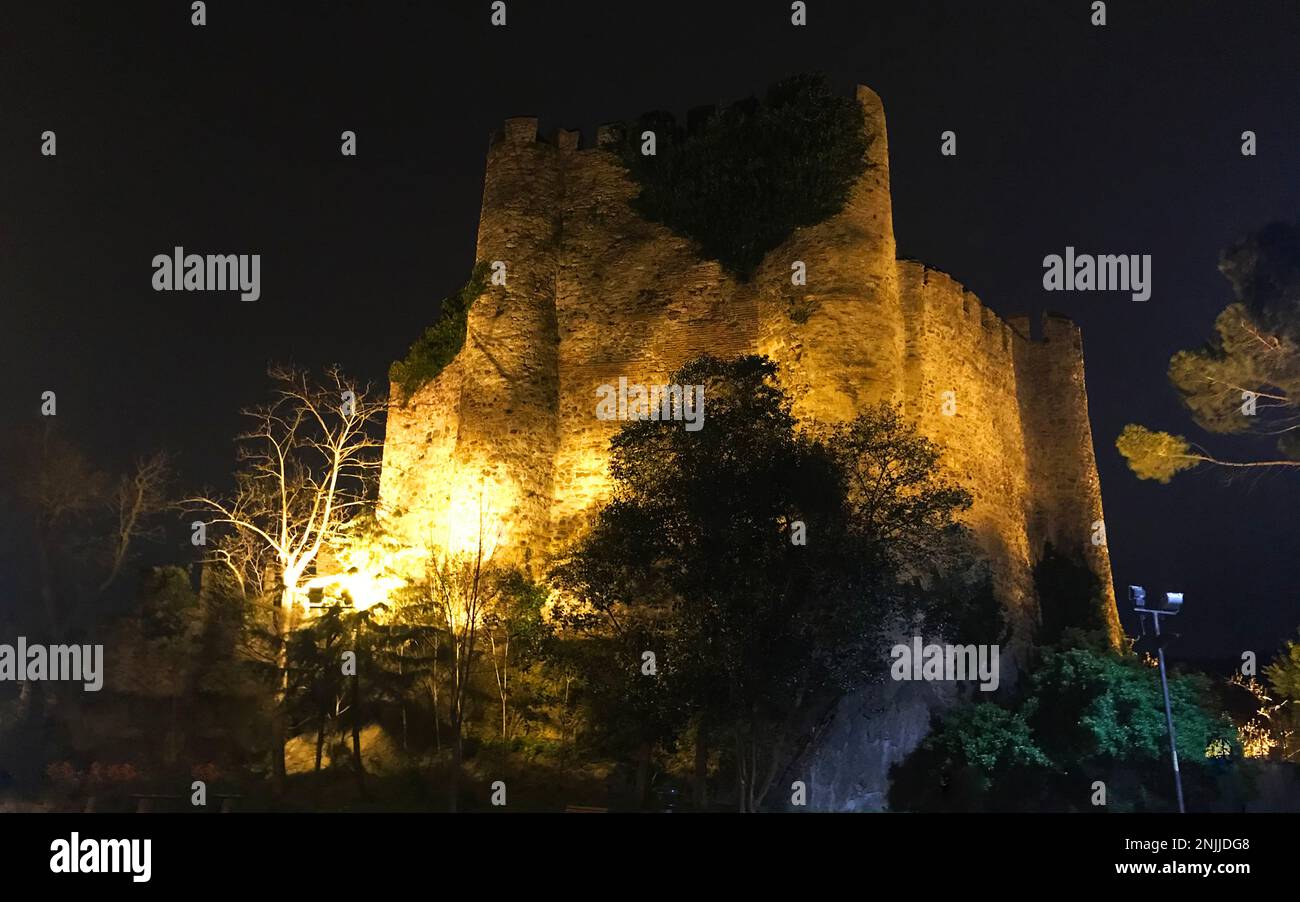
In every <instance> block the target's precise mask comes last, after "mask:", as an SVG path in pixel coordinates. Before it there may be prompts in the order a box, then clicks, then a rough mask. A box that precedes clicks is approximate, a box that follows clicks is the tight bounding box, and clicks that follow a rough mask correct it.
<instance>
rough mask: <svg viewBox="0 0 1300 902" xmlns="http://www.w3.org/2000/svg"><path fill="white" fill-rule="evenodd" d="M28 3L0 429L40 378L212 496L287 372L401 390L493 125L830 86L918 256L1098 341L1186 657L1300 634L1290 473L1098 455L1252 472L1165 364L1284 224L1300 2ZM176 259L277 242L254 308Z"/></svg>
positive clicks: (466, 223) (1097, 384)
mask: <svg viewBox="0 0 1300 902" xmlns="http://www.w3.org/2000/svg"><path fill="white" fill-rule="evenodd" d="M28 5H29V6H32V7H35V8H34V9H30V10H26V11H23V12H15V11H12V10H6V11H5V12H4V13H3V14H0V123H3V124H2V125H0V317H2V318H0V376H2V377H3V389H4V391H3V396H4V399H5V400H4V403H5V405H6V407H5V411H4V412H5V414H6V417H5V421H6V422H7V423H11V424H16V423H21V422H27V421H30V420H32V419H33V418H35V417H36V415H37V412H38V406H39V395H40V392H41V391H43V390H45V389H47V388H51V389H54V390H56V391H57V392H58V396H59V420H60V425H61V426H62V427H63V429H64V430H65V431H66V432H67V433H68V434H70V435H71V436H73V437H75V438H76V439H77V440H78V441H81V442H82V443H84V444H85V445H86V446H87V447H88V448H90V449H91V450H92V451H93V452H94V454H95V455H96V456H97V457H98V458H100V459H101V460H102V461H103V462H104V464H105V465H106V466H109V467H115V466H120V465H122V464H123V463H125V461H126V460H128V459H129V458H130V457H131V456H133V455H134V454H137V453H139V452H141V451H146V450H149V449H152V448H155V447H165V448H168V449H170V450H172V451H173V452H174V453H175V454H176V455H177V457H178V461H179V466H180V469H181V472H182V476H183V478H184V480H185V481H186V482H187V483H188V484H190V485H199V484H204V483H208V484H219V483H220V482H221V481H222V480H224V479H226V478H227V477H228V474H229V472H230V470H231V465H232V460H233V455H232V445H231V436H232V435H233V434H234V432H235V431H236V429H237V427H238V416H237V411H238V409H239V408H240V407H241V406H243V405H246V404H248V403H252V402H256V401H259V400H261V398H262V397H263V393H264V389H265V385H266V383H265V379H264V371H265V365H266V363H267V362H268V361H269V360H291V361H294V362H297V363H299V364H302V365H310V366H318V365H321V364H324V363H327V362H332V361H337V362H340V363H342V364H343V365H344V366H345V368H346V369H347V370H349V371H350V372H352V373H354V374H357V375H359V376H362V377H364V378H369V379H373V380H381V379H383V377H384V373H385V371H386V368H387V365H388V362H389V361H390V360H392V359H393V358H394V357H396V356H399V355H400V354H402V353H403V352H404V351H405V349H406V347H407V346H408V345H409V343H410V341H411V340H412V339H413V338H414V337H415V336H416V335H417V334H418V332H419V331H420V330H421V329H422V328H423V327H424V326H425V325H427V324H428V323H429V322H430V321H431V320H432V319H433V317H434V316H435V315H436V312H437V303H438V299H439V298H440V297H442V296H443V295H445V294H447V293H448V292H450V291H452V290H454V289H456V288H457V287H458V286H459V285H460V284H461V283H462V282H463V281H464V279H465V277H466V276H467V275H468V272H469V269H470V267H471V265H472V262H473V261H472V255H473V247H474V239H475V228H476V224H477V215H478V203H479V195H480V191H481V180H482V175H483V159H484V151H485V148H486V143H487V135H488V133H489V131H490V130H491V129H493V128H496V127H498V126H499V125H500V121H501V120H502V119H503V118H505V117H508V116H515V115H536V116H540V117H541V119H542V126H543V129H544V130H550V129H554V128H556V127H560V126H564V127H570V128H573V127H577V128H582V129H583V130H584V133H585V134H586V135H587V137H588V139H589V138H590V136H591V134H592V132H593V130H594V127H595V125H596V124H598V123H600V122H604V121H610V120H614V119H621V118H624V117H629V116H632V115H635V114H637V113H640V112H642V111H644V110H648V109H654V108H663V109H670V110H674V111H677V112H679V113H684V112H685V110H686V109H688V108H689V107H692V106H696V105H699V104H702V103H709V102H714V101H725V100H732V99H737V98H739V97H743V96H746V95H748V94H751V93H755V92H758V91H761V90H762V89H763V88H764V87H765V86H766V85H767V84H769V83H770V82H772V81H774V80H776V79H778V78H781V77H782V76H785V75H787V74H791V73H794V72H801V71H811V70H820V71H825V72H827V73H829V74H830V76H831V77H832V79H833V81H834V83H835V84H836V85H837V87H839V88H841V89H842V90H843V91H845V92H846V93H847V92H850V91H851V90H852V85H853V84H855V83H858V82H861V83H864V84H868V85H870V86H872V87H873V88H874V89H875V90H876V91H877V92H878V93H879V94H880V95H881V97H882V98H883V100H884V103H885V109H886V113H887V116H888V120H889V139H890V149H891V166H892V174H893V189H894V218H895V230H896V233H897V237H898V248H899V253H900V255H901V256H904V257H909V258H915V259H919V260H922V261H924V262H925V263H927V264H929V265H931V266H933V267H935V268H938V269H941V270H945V271H947V272H949V273H951V274H952V275H953V276H954V277H955V278H957V279H958V280H960V281H961V282H963V283H964V284H965V285H967V286H968V287H969V288H971V289H972V290H974V291H975V292H976V293H977V294H978V295H979V296H980V297H981V298H982V299H983V300H984V302H985V303H986V304H988V305H989V306H990V307H992V308H993V309H994V310H997V311H998V312H1000V313H1003V314H1012V313H1017V312H1021V311H1029V310H1036V309H1041V308H1043V307H1047V308H1049V309H1053V310H1057V311H1060V312H1063V313H1065V314H1068V315H1069V316H1071V317H1073V318H1074V319H1075V320H1076V321H1078V322H1079V323H1080V325H1081V326H1082V328H1083V333H1084V341H1085V350H1086V355H1087V367H1088V387H1089V392H1090V397H1091V404H1092V420H1093V435H1094V440H1095V442H1096V445H1097V456H1098V464H1099V466H1100V470H1101V477H1102V489H1103V494H1104V499H1105V506H1106V515H1107V528H1108V534H1109V539H1110V546H1111V554H1112V557H1113V561H1114V568H1115V581H1116V584H1117V586H1119V587H1121V588H1122V587H1123V586H1124V585H1125V584H1126V583H1129V582H1135V581H1136V582H1144V583H1145V584H1147V586H1148V587H1149V589H1151V590H1152V591H1160V590H1163V589H1166V588H1178V589H1182V590H1183V591H1184V592H1186V594H1187V605H1186V608H1185V613H1184V614H1183V615H1182V616H1180V618H1179V620H1180V621H1181V623H1180V626H1181V628H1182V630H1183V633H1184V644H1183V646H1182V647H1181V648H1180V649H1179V654H1184V655H1189V656H1190V655H1193V654H1195V655H1215V656H1228V657H1236V656H1238V655H1239V654H1240V652H1241V651H1242V650H1245V649H1253V650H1255V651H1257V652H1258V653H1259V654H1260V656H1261V657H1262V658H1265V659H1267V658H1268V657H1270V656H1271V655H1272V652H1273V651H1274V649H1276V647H1277V646H1278V644H1279V643H1280V642H1281V641H1282V640H1283V639H1284V638H1287V637H1289V636H1291V635H1293V634H1294V632H1295V629H1296V626H1297V625H1300V604H1297V600H1298V599H1300V590H1298V589H1297V586H1300V534H1298V533H1297V531H1296V530H1295V528H1294V518H1295V512H1296V502H1297V500H1298V499H1300V491H1297V487H1296V477H1295V476H1288V475H1285V474H1256V475H1253V476H1252V477H1250V478H1249V479H1245V480H1242V481H1240V482H1237V483H1232V484H1228V483H1224V482H1223V481H1222V480H1221V479H1219V478H1217V477H1215V476H1213V475H1210V474H1206V475H1199V474H1192V475H1190V476H1184V477H1182V478H1181V479H1180V480H1178V481H1177V482H1176V483H1175V484H1174V485H1171V486H1159V485H1156V484H1154V483H1140V482H1138V481H1137V480H1136V479H1135V478H1134V477H1133V476H1132V475H1130V474H1129V473H1128V472H1127V470H1126V469H1125V467H1124V465H1123V462H1122V460H1121V459H1120V458H1119V455H1118V454H1117V452H1116V451H1115V449H1114V437H1115V436H1116V435H1117V434H1118V432H1119V431H1120V429H1121V428H1122V427H1123V426H1124V424H1125V423H1127V422H1132V421H1138V422H1142V423H1145V424H1147V425H1150V426H1152V427H1156V428H1168V429H1172V430H1174V431H1178V432H1185V433H1186V434H1188V435H1189V436H1191V437H1194V438H1204V439H1205V440H1206V442H1207V444H1209V445H1210V446H1211V447H1212V448H1215V449H1217V450H1219V451H1221V452H1222V454H1223V455H1224V456H1231V455H1232V454H1233V453H1234V452H1236V451H1238V450H1240V451H1241V452H1242V453H1249V452H1250V450H1251V449H1239V448H1238V447H1237V446H1236V445H1235V444H1234V443H1233V442H1230V441H1223V440H1221V439H1217V438H1215V437H1208V438H1207V437H1205V436H1202V435H1201V434H1200V433H1199V431H1198V430H1197V429H1196V428H1195V427H1194V426H1192V425H1190V423H1189V422H1188V420H1187V418H1186V416H1185V415H1184V414H1183V412H1182V411H1181V409H1180V405H1179V402H1178V400H1177V398H1176V397H1175V396H1174V394H1173V392H1172V390H1171V389H1170V388H1169V386H1168V383H1167V381H1166V379H1165V368H1166V366H1167V364H1168V360H1169V357H1170V355H1171V354H1172V353H1173V352H1174V351H1176V350H1178V349H1181V348H1184V347H1191V346H1194V345H1196V344H1198V343H1200V342H1201V341H1202V340H1203V339H1204V338H1205V337H1206V336H1207V335H1208V334H1209V330H1210V326H1211V323H1212V321H1213V319H1214V316H1215V314H1216V313H1217V312H1218V311H1219V310H1220V309H1221V308H1222V307H1223V306H1224V305H1225V304H1226V303H1227V302H1228V300H1229V295H1228V290H1227V283H1226V282H1225V281H1224V280H1223V279H1222V278H1221V277H1220V276H1219V275H1218V273H1217V271H1216V268H1215V264H1216V259H1217V255H1218V252H1219V249H1220V248H1221V247H1223V246H1224V245H1226V244H1227V243H1229V242H1230V241H1232V240H1234V239H1236V238H1238V237H1240V236H1242V235H1244V234H1245V233H1246V232H1248V231H1250V230H1252V229H1255V228H1258V227H1260V226H1262V225H1264V224H1265V223H1267V222H1269V221H1272V220H1276V219H1284V218H1285V219H1294V218H1295V217H1296V215H1297V210H1300V116H1298V115H1297V114H1298V113H1300V78H1297V76H1298V75H1300V65H1298V63H1297V60H1300V53H1298V52H1297V48H1300V0H1251V2H1248V3H1242V2H1240V0H1233V2H1202V0H1178V2H1136V0H1115V2H1111V3H1109V4H1108V5H1109V11H1108V12H1109V16H1108V17H1109V24H1108V25H1107V26H1106V27H1103V28H1096V27H1093V26H1091V25H1090V24H1089V21H1088V19H1089V7H1090V3H1089V2H1085V0H1053V2H1051V3H1044V2H1041V0H1035V2H996V0H990V2H986V3H973V2H969V0H964V2H958V0H952V2H922V0H906V2H898V3H896V4H892V5H893V6H896V7H897V8H898V9H900V10H901V12H897V13H890V12H887V11H885V7H887V6H889V5H890V4H885V3H863V2H829V0H810V7H811V9H810V14H809V25H808V26H807V27H806V28H803V29H796V28H792V27H791V26H790V25H789V4H788V3H786V2H767V0H762V2H756V0H748V2H736V3H680V4H669V3H662V2H659V3H653V4H651V3H647V4H644V6H643V7H641V8H640V9H636V8H633V6H632V4H630V3H624V2H618V3H614V2H603V3H560V2H555V0H511V2H509V3H508V10H509V24H508V26H507V27H506V28H504V29H500V28H492V27H490V26H489V24H488V10H489V3H488V2H487V0H474V2H457V3H451V4H449V3H441V2H439V3H431V2H427V0H421V2H407V3H315V2H313V3H306V2H299V3H275V4H268V3H244V2H235V0H213V2H210V3H209V4H208V6H209V10H208V25H207V26H206V27H203V28H195V27H193V26H191V25H190V24H189V15H190V14H189V4H188V2H180V0H170V2H145V0H133V2H131V3H129V4H118V3H113V4H107V3H105V4H83V3H70V2H61V0H46V2H42V3H37V4H28ZM45 129H53V130H55V131H56V132H57V134H58V151H59V152H58V156H57V157H56V158H52V159H50V158H44V157H42V156H41V155H40V154H39V136H40V133H41V132H42V131H43V130H45ZM344 129H353V130H355V131H356V132H357V133H358V136H359V141H358V143H359V155H358V156H357V157H356V158H353V159H345V158H343V157H342V156H341V155H340V154H339V150H338V144H339V133H340V132H341V131H342V130H344ZM945 129H952V130H954V131H956V132H957V134H958V150H959V153H958V156H957V157H956V158H943V157H941V156H940V155H939V152H938V149H939V138H938V136H939V133H940V132H941V131H943V130H945ZM1244 129H1252V130H1254V131H1255V132H1256V133H1257V134H1258V140H1259V155H1258V156H1256V157H1254V158H1246V157H1242V156H1241V154H1240V151H1239V148H1240V137H1239V136H1240V134H1241V132H1242V131H1243V130H1244ZM178 244H179V245H182V246H184V247H186V248H187V249H192V250H194V251H195V252H199V253H259V254H261V255H262V285H263V288H262V298H261V300H259V301H258V302H256V303H251V304H244V303H240V302H239V300H238V298H237V297H236V296H234V295H221V294H197V293H181V292H177V293H155V292H154V291H153V290H152V289H151V287H150V279H151V276H152V269H151V267H150V260H151V258H152V257H153V255H154V254H156V253H160V252H166V251H168V250H169V249H170V248H172V247H173V246H175V245H178ZM1067 244H1072V245H1074V246H1076V247H1078V248H1080V249H1081V250H1091V251H1093V252H1098V253H1143V254H1151V255H1152V257H1153V270H1154V280H1153V282H1154V286H1153V287H1154V291H1153V295H1152V298H1151V300H1150V301H1148V302H1146V303H1145V304H1140V303H1133V302H1132V301H1130V300H1129V299H1128V297H1127V295H1124V294H1098V293H1091V294H1088V293H1083V294H1077V293H1076V294H1063V293H1062V294H1055V295H1052V296H1048V295H1047V294H1046V293H1045V292H1044V291H1043V290H1042V287H1041V277H1042V259H1043V257H1044V255H1046V254H1048V253H1054V252H1055V253H1060V252H1061V251H1062V249H1063V248H1064V247H1065V246H1066V245H1067ZM174 549H175V554H176V555H177V556H182V555H184V554H185V546H183V545H181V544H180V543H179V539H178V542H177V544H176V545H175V546H174ZM168 553H171V552H170V551H169V552H168ZM7 557H8V558H9V561H8V563H6V564H4V566H5V567H8V568H13V567H14V566H15V562H14V561H13V556H12V555H8V556H7ZM12 577H13V572H12V569H11V570H10V571H9V572H0V580H2V582H0V590H4V591H6V592H12V591H15V590H13V588H12V587H13V585H14V583H13V581H12ZM6 587H8V588H6ZM11 601H12V599H11ZM1125 620H1126V624H1127V625H1129V627H1130V628H1132V618H1131V616H1126V618H1125Z"/></svg>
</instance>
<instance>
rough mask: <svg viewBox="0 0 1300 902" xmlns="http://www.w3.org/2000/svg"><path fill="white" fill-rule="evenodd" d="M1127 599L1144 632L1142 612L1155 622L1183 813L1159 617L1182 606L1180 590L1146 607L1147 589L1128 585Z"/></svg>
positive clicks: (1181, 789)
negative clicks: (1135, 612) (1154, 606)
mask: <svg viewBox="0 0 1300 902" xmlns="http://www.w3.org/2000/svg"><path fill="white" fill-rule="evenodd" d="M1128 597H1129V601H1131V602H1133V610H1135V611H1137V613H1138V624H1139V625H1140V626H1142V627H1143V628H1144V629H1143V631H1144V632H1145V624H1146V621H1145V620H1143V619H1142V615H1143V614H1150V615H1151V622H1152V623H1154V624H1155V630H1156V655H1157V657H1158V658H1159V660H1160V688H1161V690H1162V691H1163V692H1164V694H1165V724H1166V725H1168V727H1169V754H1170V756H1171V757H1172V758H1173V761H1174V788H1175V789H1176V790H1177V791H1178V813H1179V814H1185V813H1186V809H1185V808H1184V807H1183V777H1182V774H1181V773H1179V771H1178V745H1177V743H1176V742H1175V741H1174V714H1173V711H1172V709H1171V708H1170V707H1169V680H1168V678H1167V677H1166V676H1165V643H1164V640H1163V639H1161V638H1160V618H1161V617H1172V616H1174V615H1175V614H1177V613H1178V611H1179V610H1180V609H1181V608H1182V606H1183V593H1182V592H1166V593H1165V600H1164V602H1163V603H1162V604H1161V605H1160V607H1158V608H1148V607H1147V606H1146V600H1147V590H1146V589H1144V588H1142V587H1141V586H1129V587H1128Z"/></svg>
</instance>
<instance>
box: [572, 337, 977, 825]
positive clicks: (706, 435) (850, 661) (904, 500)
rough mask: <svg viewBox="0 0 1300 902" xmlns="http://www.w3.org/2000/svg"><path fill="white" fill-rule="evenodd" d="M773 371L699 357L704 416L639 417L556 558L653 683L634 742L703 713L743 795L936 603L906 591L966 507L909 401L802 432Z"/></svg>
mask: <svg viewBox="0 0 1300 902" xmlns="http://www.w3.org/2000/svg"><path fill="white" fill-rule="evenodd" d="M775 373H776V370H775V365H774V364H772V363H771V361H769V360H767V359H766V358H762V357H743V358H739V359H737V360H734V361H721V360H717V359H714V358H709V357H704V358H700V359H698V360H695V361H693V362H691V363H689V364H687V365H686V366H685V367H683V368H682V369H681V370H680V371H678V372H677V373H676V374H674V375H673V376H672V381H673V382H674V383H675V384H682V385H703V386H704V397H705V398H706V399H707V404H706V411H707V416H706V422H705V424H704V427H703V428H702V429H700V430H699V431H696V432H692V431H687V430H685V429H683V428H682V426H681V424H680V423H676V422H671V421H667V422H664V421H649V420H647V421H639V422H637V421H634V422H630V423H628V424H627V425H626V426H625V427H624V428H623V429H622V430H621V431H620V432H619V433H618V435H617V436H616V437H615V438H614V440H613V459H612V462H611V468H610V470H611V474H612V476H613V478H614V482H615V491H614V497H613V499H612V500H611V501H610V502H609V503H608V504H607V505H606V506H605V507H604V508H603V509H602V510H601V511H600V512H599V514H598V516H597V517H596V520H595V523H594V525H593V527H592V530H591V532H590V533H589V534H588V535H587V536H586V537H585V538H584V539H583V540H582V541H581V542H580V544H579V545H578V546H577V547H576V548H575V549H574V551H573V553H572V554H571V555H570V556H569V557H568V558H567V559H566V560H564V561H563V562H562V564H561V565H560V566H559V568H558V569H557V570H556V573H555V581H556V584H557V585H558V587H559V588H560V589H561V590H563V592H564V593H565V598H566V602H567V603H568V606H566V607H562V608H561V610H560V614H561V617H562V619H563V620H564V622H566V623H567V624H568V625H569V626H570V627H571V628H573V629H575V630H576V631H578V632H579V633H583V634H587V635H589V636H591V638H592V641H593V642H599V643H604V644H605V646H606V648H607V651H608V653H609V655H610V657H608V658H607V659H605V660H603V661H593V662H592V663H593V664H595V665H597V666H598V667H599V669H600V670H601V672H604V673H618V674H621V676H620V677H619V678H618V679H619V681H620V685H622V684H623V683H627V684H629V685H631V686H633V687H640V690H639V691H637V692H635V693H632V692H629V693H627V694H626V696H625V697H626V698H627V699H628V700H629V701H631V700H633V699H635V704H631V705H629V707H628V708H627V709H625V713H626V717H627V719H628V720H629V725H630V726H631V727H632V728H635V727H636V726H638V725H639V726H640V728H641V734H640V735H639V736H636V737H634V738H635V739H636V740H638V741H640V742H641V743H642V744H644V745H649V744H652V743H655V742H663V740H664V738H665V736H669V737H671V736H675V735H677V734H679V733H680V731H681V730H682V728H683V727H684V725H686V724H687V723H694V724H696V727H697V729H699V728H700V727H701V726H702V727H703V729H704V731H705V732H706V733H707V734H708V735H711V736H713V737H715V741H720V742H721V743H722V745H723V748H724V749H725V754H726V756H727V757H728V760H729V761H730V762H731V767H732V768H734V769H735V770H736V771H737V772H738V782H739V783H740V785H741V786H742V787H744V790H743V792H742V795H747V796H748V797H747V798H742V800H741V803H740V807H741V808H742V810H752V809H753V808H754V807H757V806H759V805H761V803H762V799H763V796H764V794H765V792H766V789H767V787H768V786H769V785H770V783H771V781H772V779H773V775H774V773H775V772H776V770H777V769H778V768H779V767H780V766H783V765H784V764H785V763H786V761H787V760H788V758H787V756H788V755H789V753H790V752H791V751H792V750H793V749H794V748H795V747H796V745H797V744H798V740H799V739H800V737H801V736H803V735H804V733H803V731H804V730H805V729H806V728H807V726H808V724H807V723H806V721H807V719H808V718H810V717H811V716H812V715H813V714H814V713H815V712H816V711H817V710H818V706H819V705H820V704H825V703H827V702H831V701H834V700H835V699H838V698H839V696H840V695H841V694H842V693H843V692H845V691H848V690H851V689H854V688H856V687H857V686H859V685H861V684H862V683H863V682H864V681H867V680H870V679H872V678H873V677H877V676H879V675H880V674H882V673H883V671H884V669H885V662H886V660H887V659H886V654H885V646H884V640H883V633H884V631H885V630H886V629H887V628H888V627H889V626H890V625H891V624H894V623H897V622H898V621H899V619H900V618H906V619H911V618H913V617H914V616H916V615H918V614H919V615H922V616H923V612H922V611H920V610H918V609H917V608H914V607H911V606H909V605H907V604H905V602H906V601H907V600H910V599H913V598H915V597H916V596H913V595H911V594H909V593H908V592H907V591H906V586H905V581H904V580H903V578H902V577H903V572H904V571H903V565H904V562H905V561H914V560H918V559H920V558H922V556H924V555H928V556H929V557H928V559H929V560H931V561H937V560H940V559H942V558H943V556H944V555H949V556H951V557H953V558H954V559H955V558H957V557H959V555H955V554H953V548H954V546H958V545H960V544H961V539H962V537H963V535H962V533H961V530H960V529H959V528H958V527H957V526H956V525H955V522H954V517H955V515H956V514H957V513H958V512H960V511H961V510H963V509H964V508H965V507H967V506H968V505H969V504H970V498H969V496H968V495H967V494H966V493H965V492H964V491H963V490H961V489H959V488H957V487H956V486H954V485H952V484H950V483H949V482H947V481H946V480H945V479H944V478H943V477H942V476H940V475H939V472H938V450H937V449H936V448H935V446H934V445H932V444H931V443H930V442H929V441H928V440H926V439H925V438H923V437H922V436H920V435H918V434H917V433H916V432H915V430H914V429H913V428H912V427H910V426H908V425H906V424H905V423H904V422H903V421H902V419H901V417H900V416H899V414H898V411H897V410H896V409H894V408H892V407H889V406H882V407H878V408H873V409H871V410H868V411H867V412H866V413H864V414H863V415H862V416H861V417H859V418H858V419H857V420H856V421H854V422H853V423H850V424H847V425H845V426H843V427H840V428H836V429H833V430H828V431H826V432H823V433H812V432H808V431H802V430H798V429H796V428H795V422H794V418H793V417H792V415H791V413H790V406H789V401H788V399H787V398H786V396H785V395H784V393H783V391H782V390H781V388H780V386H779V385H778V384H777V383H776V381H775ZM801 537H802V538H806V541H803V540H802V539H801ZM981 585H982V584H981ZM978 588H979V587H978V586H973V587H970V589H969V591H968V593H967V595H968V598H967V599H966V600H968V601H973V600H974V597H975V596H977V595H978V594H979V592H978ZM951 600H953V601H955V602H956V604H955V605H954V607H955V608H956V609H957V610H960V606H961V601H962V599H951ZM648 652H649V653H653V654H654V656H655V667H656V669H655V672H654V673H653V674H650V673H647V672H646V671H645V669H644V667H643V662H644V661H645V655H646V654H647V653H648ZM696 741H697V742H698V741H699V740H698V738H697V739H696Z"/></svg>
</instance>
